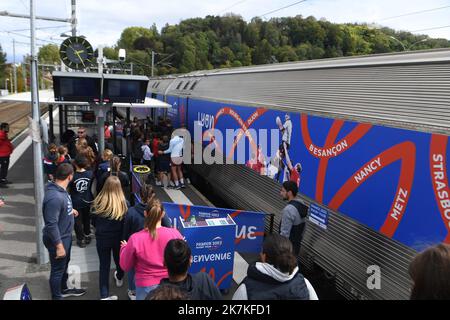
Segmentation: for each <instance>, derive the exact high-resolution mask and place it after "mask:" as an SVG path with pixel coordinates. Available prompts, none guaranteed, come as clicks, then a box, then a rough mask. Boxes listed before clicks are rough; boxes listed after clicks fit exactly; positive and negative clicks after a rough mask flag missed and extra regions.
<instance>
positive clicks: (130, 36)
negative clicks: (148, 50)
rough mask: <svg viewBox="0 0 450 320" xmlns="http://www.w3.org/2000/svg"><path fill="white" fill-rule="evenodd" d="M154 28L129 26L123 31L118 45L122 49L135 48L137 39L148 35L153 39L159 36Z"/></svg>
mask: <svg viewBox="0 0 450 320" xmlns="http://www.w3.org/2000/svg"><path fill="white" fill-rule="evenodd" d="M154 32H155V30H154V29H147V28H143V27H129V28H126V29H125V30H123V31H122V34H121V35H120V39H119V41H118V42H117V46H118V47H119V48H121V49H127V50H133V49H134V47H133V45H134V42H135V41H136V39H138V38H141V37H146V38H150V39H152V38H153V37H155V36H157V35H156V34H154Z"/></svg>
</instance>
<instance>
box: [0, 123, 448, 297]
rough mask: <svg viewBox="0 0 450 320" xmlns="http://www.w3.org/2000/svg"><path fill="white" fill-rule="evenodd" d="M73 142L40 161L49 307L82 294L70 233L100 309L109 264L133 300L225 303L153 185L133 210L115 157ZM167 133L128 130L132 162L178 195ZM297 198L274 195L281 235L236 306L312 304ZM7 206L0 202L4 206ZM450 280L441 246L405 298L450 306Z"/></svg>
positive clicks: (3, 147)
mask: <svg viewBox="0 0 450 320" xmlns="http://www.w3.org/2000/svg"><path fill="white" fill-rule="evenodd" d="M107 129H108V130H109V127H108V126H106V127H105V130H107ZM7 133H8V126H7V124H3V123H2V124H1V125H0V165H1V168H0V174H1V175H0V185H4V186H6V185H7V184H10V183H11V182H9V181H8V180H6V175H7V163H8V162H9V157H10V155H11V153H12V151H13V146H12V144H11V142H10V141H9V139H8V136H7ZM77 133H78V134H77V135H76V136H73V137H72V138H71V139H69V140H67V141H66V143H65V144H63V145H61V146H57V145H55V144H50V145H49V146H48V152H47V154H46V155H45V158H44V159H43V164H44V169H45V173H46V175H47V178H48V184H47V185H46V188H45V198H44V201H43V216H44V221H45V226H44V229H43V238H42V241H43V243H44V245H45V247H46V248H47V250H48V252H49V257H50V266H51V271H50V278H49V284H50V290H51V296H52V299H63V298H65V297H70V296H82V295H84V294H85V293H86V290H85V289H82V288H68V287H67V280H68V274H67V271H68V265H69V262H70V256H71V248H72V234H73V233H75V237H76V244H77V245H78V246H79V247H80V248H85V247H86V246H88V245H89V244H90V243H91V242H92V240H93V239H94V235H95V245H96V250H97V254H98V260H99V298H100V299H102V300H117V299H118V297H117V296H116V295H111V293H110V278H111V276H110V270H111V257H112V258H113V260H114V264H115V271H114V273H113V282H114V283H115V286H116V287H123V284H124V278H125V277H127V279H128V281H127V282H128V288H126V289H127V293H128V297H129V299H131V300H145V299H147V300H161V299H183V300H184V299H193V300H219V299H222V298H223V297H222V294H221V292H220V290H219V289H218V288H217V286H216V285H215V283H214V281H213V279H212V278H211V277H210V276H209V275H208V274H206V273H203V272H200V273H197V274H190V273H189V272H188V270H189V267H190V266H191V264H192V253H191V249H190V247H189V245H188V244H187V242H186V241H184V240H183V237H182V235H181V234H180V233H179V232H178V230H176V229H175V228H172V226H171V222H170V220H169V219H168V217H167V216H166V215H165V211H164V206H163V205H162V203H161V202H160V201H159V200H158V199H157V198H156V196H155V192H154V189H153V186H152V185H150V184H147V183H146V184H144V185H143V186H142V188H141V189H140V199H141V202H137V203H135V204H134V205H133V206H131V205H130V203H129V201H128V200H129V199H130V188H129V186H130V180H129V177H128V174H127V173H125V172H123V171H121V165H122V161H121V158H120V157H119V156H117V155H114V153H113V152H112V151H111V149H105V150H104V151H103V152H102V153H101V154H99V153H98V150H97V145H96V143H95V141H94V139H93V138H91V137H89V136H88V135H87V134H86V128H79V129H78V132H77ZM171 133H172V128H171V123H170V121H167V122H162V124H161V126H160V130H158V131H153V130H152V129H149V128H145V127H142V126H140V125H139V123H138V122H137V121H133V122H132V123H131V125H130V126H129V130H128V135H129V137H130V138H131V139H132V158H133V162H134V163H135V164H145V165H148V166H149V167H151V168H152V169H153V170H154V172H157V175H156V177H155V178H156V179H155V183H156V185H158V186H165V187H170V186H172V187H173V188H177V189H179V188H182V187H184V184H185V181H184V176H185V175H184V172H183V170H182V162H181V157H182V150H183V143H184V141H183V140H182V138H181V137H178V136H171ZM169 137H170V139H169ZM5 163H6V164H5ZM5 167H6V169H5ZM5 172H6V173H5ZM297 192H298V184H297V183H296V182H294V181H285V182H284V183H283V184H282V188H281V192H280V194H281V196H282V198H283V199H284V200H286V201H288V204H287V206H286V207H285V208H284V209H283V211H282V217H281V224H280V231H279V234H278V233H275V234H271V235H267V236H266V237H265V239H264V242H263V246H262V251H261V254H260V259H259V262H255V263H251V264H250V265H249V267H248V270H247V276H246V277H245V279H244V280H243V281H242V283H241V284H240V285H239V286H238V288H237V290H236V292H235V293H234V295H233V299H234V300H255V299H257V300H261V299H263V300H272V299H298V300H315V299H318V297H317V294H316V292H315V291H314V288H313V287H312V285H311V283H310V282H309V281H308V280H307V279H306V278H304V277H303V275H302V273H301V270H300V269H299V263H298V261H297V257H298V254H299V252H300V244H301V241H302V237H303V234H304V230H305V225H306V216H307V206H306V205H305V204H303V203H302V202H301V201H298V199H296V196H297ZM4 205H5V202H4V199H3V198H1V197H0V207H2V206H4ZM449 272H450V246H449V245H447V244H439V245H437V246H434V247H430V248H428V249H427V250H425V251H424V252H422V253H419V254H418V255H417V256H416V257H415V259H414V260H413V261H412V262H411V264H410V268H409V274H410V277H411V279H412V280H413V287H412V289H411V299H450V277H449V276H448V275H449V274H450V273H449Z"/></svg>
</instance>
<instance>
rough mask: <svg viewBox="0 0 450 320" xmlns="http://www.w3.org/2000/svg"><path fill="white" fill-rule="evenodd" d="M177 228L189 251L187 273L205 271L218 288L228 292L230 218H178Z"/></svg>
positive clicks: (231, 260)
mask: <svg viewBox="0 0 450 320" xmlns="http://www.w3.org/2000/svg"><path fill="white" fill-rule="evenodd" d="M177 222H178V223H177V225H178V229H179V230H180V233H181V234H182V235H183V236H184V238H185V240H186V241H187V243H188V244H189V247H190V248H191V251H192V265H191V267H190V269H189V272H190V273H197V272H206V273H208V274H209V275H210V276H211V278H212V279H213V280H214V282H215V283H216V285H217V287H218V288H219V289H229V288H230V286H231V282H232V279H233V265H234V250H235V246H234V241H233V240H234V233H235V228H236V224H235V223H234V221H233V219H232V218H231V217H230V216H227V217H220V218H216V217H211V218H202V217H198V218H196V217H195V216H191V217H190V218H188V219H187V220H186V221H185V220H184V219H183V218H182V217H178V219H177Z"/></svg>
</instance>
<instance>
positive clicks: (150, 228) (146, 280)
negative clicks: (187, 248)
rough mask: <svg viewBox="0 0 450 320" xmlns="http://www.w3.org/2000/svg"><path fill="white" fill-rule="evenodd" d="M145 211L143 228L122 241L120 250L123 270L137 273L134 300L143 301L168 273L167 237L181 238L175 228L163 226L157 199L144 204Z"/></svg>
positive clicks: (169, 238)
mask: <svg viewBox="0 0 450 320" xmlns="http://www.w3.org/2000/svg"><path fill="white" fill-rule="evenodd" d="M144 214H145V222H144V230H142V231H139V232H137V233H135V234H133V235H132V236H131V237H130V239H129V240H128V242H127V241H122V247H121V249H120V266H121V267H122V269H123V270H125V271H130V270H131V269H134V270H135V272H136V275H135V281H136V300H144V299H145V298H146V297H147V295H148V293H149V292H150V291H152V290H154V289H155V288H156V287H157V286H158V285H159V283H160V281H161V279H163V278H166V277H167V276H168V273H167V269H166V267H165V266H164V249H165V247H166V245H167V243H168V242H169V241H170V240H172V239H183V237H182V235H181V234H180V232H179V231H178V230H176V229H173V228H166V227H163V226H162V218H163V217H164V215H165V212H164V207H163V206H162V204H161V203H159V201H158V202H152V203H149V204H147V208H146V210H145V213H144Z"/></svg>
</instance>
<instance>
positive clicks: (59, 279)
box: [42, 236, 72, 300]
mask: <svg viewBox="0 0 450 320" xmlns="http://www.w3.org/2000/svg"><path fill="white" fill-rule="evenodd" d="M42 240H43V241H44V245H45V247H46V248H47V250H48V255H49V258H50V266H51V270H50V279H49V283H50V290H51V292H52V299H53V300H62V299H63V296H62V293H61V291H62V290H65V289H67V279H68V278H69V275H68V274H67V268H68V267H69V261H70V250H71V248H72V238H71V237H67V238H65V239H61V241H62V243H63V246H64V250H66V256H65V257H64V258H62V259H56V246H55V245H54V244H53V243H52V241H51V240H50V239H49V238H47V237H46V236H44V237H43V239H42Z"/></svg>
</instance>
